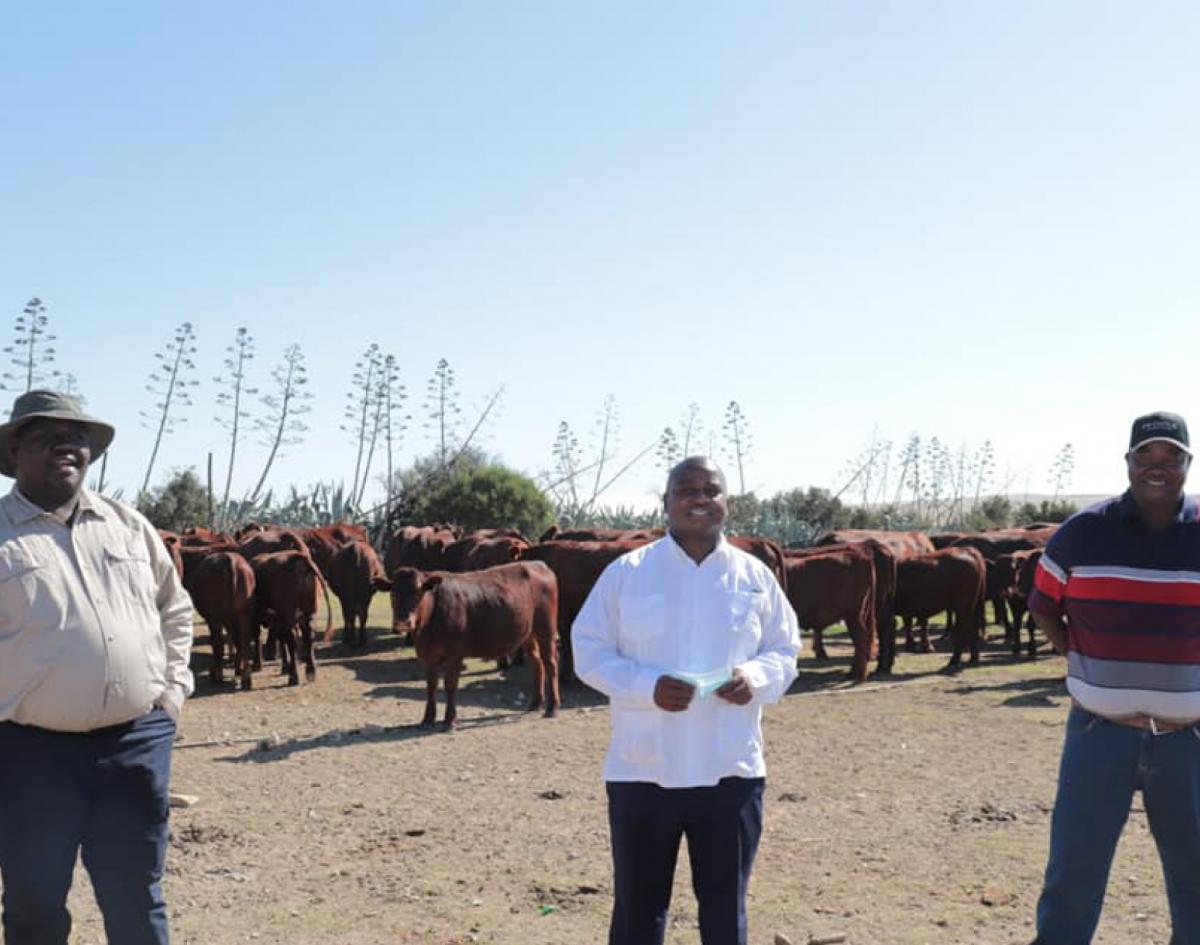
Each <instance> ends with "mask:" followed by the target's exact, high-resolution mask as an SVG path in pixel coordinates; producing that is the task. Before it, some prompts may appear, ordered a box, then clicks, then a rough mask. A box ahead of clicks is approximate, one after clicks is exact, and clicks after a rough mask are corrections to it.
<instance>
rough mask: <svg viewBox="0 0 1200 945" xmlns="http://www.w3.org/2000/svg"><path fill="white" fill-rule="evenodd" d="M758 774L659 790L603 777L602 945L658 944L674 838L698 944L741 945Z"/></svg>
mask: <svg viewBox="0 0 1200 945" xmlns="http://www.w3.org/2000/svg"><path fill="white" fill-rule="evenodd" d="M763 784H764V782H763V779H762V778H722V779H721V781H720V782H718V783H717V784H716V785H714V786H712V787H696V788H663V787H659V786H658V785H657V784H650V783H647V782H644V781H609V782H608V783H607V787H608V823H609V828H610V830H611V831H612V852H613V887H614V895H613V914H612V924H611V925H610V926H609V931H608V941H609V945H661V943H662V941H663V935H664V934H665V932H666V927H667V907H668V906H670V904H671V884H672V882H673V880H674V878H675V861H676V858H677V856H678V854H679V840H680V838H681V837H685V836H686V837H687V846H688V859H689V861H690V862H691V866H692V888H693V890H694V891H695V893H696V902H697V904H698V905H699V912H700V941H701V942H702V943H703V945H745V943H746V887H747V886H748V885H749V883H750V868H751V866H753V864H754V854H755V852H756V851H757V850H758V838H759V836H760V835H761V834H762V818H763Z"/></svg>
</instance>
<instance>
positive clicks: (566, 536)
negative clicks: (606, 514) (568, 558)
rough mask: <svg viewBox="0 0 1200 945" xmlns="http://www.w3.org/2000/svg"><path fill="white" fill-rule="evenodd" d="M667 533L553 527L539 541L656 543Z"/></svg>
mask: <svg viewBox="0 0 1200 945" xmlns="http://www.w3.org/2000/svg"><path fill="white" fill-rule="evenodd" d="M665 534H666V531H665V530H664V529H661V528H567V529H564V528H560V527H559V526H558V525H551V526H550V527H549V528H547V529H546V530H545V531H544V532H542V537H541V538H539V539H538V540H539V541H641V542H647V541H656V540H657V539H659V538H662V537H663V535H665Z"/></svg>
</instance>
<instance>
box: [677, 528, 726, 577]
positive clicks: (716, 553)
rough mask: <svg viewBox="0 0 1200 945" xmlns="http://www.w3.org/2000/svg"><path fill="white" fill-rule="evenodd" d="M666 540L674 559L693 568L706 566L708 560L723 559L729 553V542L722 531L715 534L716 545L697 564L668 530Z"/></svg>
mask: <svg viewBox="0 0 1200 945" xmlns="http://www.w3.org/2000/svg"><path fill="white" fill-rule="evenodd" d="M666 540H667V544H668V545H669V546H670V547H671V551H672V554H674V555H675V557H676V559H677V560H678V561H680V562H682V563H684V564H689V565H691V566H692V567H693V568H702V567H706V566H707V565H708V563H709V562H710V561H724V560H725V557H726V556H727V555H728V554H729V542H727V541H726V540H725V533H724V532H722V533H721V534H720V535H718V536H717V544H716V547H715V548H713V550H712V551H711V552H709V555H708V557H707V558H705V559H704V560H703V561H701V562H700V563H699V564H697V563H696V562H695V561H693V560H692V556H691V555H689V554H688V553H687V552H686V551H684V550H683V548H681V547H680V546H679V542H677V541H676V540H675V536H674V535H672V534H671V532H670V531H669V530H668V531H667V535H666Z"/></svg>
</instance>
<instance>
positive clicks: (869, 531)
mask: <svg viewBox="0 0 1200 945" xmlns="http://www.w3.org/2000/svg"><path fill="white" fill-rule="evenodd" d="M870 539H874V540H875V541H878V542H882V543H883V544H884V545H885V546H886V547H888V548H890V549H891V550H892V551H894V552H895V553H896V555H897V557H898V558H900V557H905V556H908V555H914V554H918V555H923V554H928V553H929V552H931V551H936V550H937V549H936V548H934V547H933V542H932V541H931V540H930V538H929V536H928V535H926V534H925V533H924V532H889V531H885V530H883V529H875V528H839V529H837V530H836V531H832V532H826V533H825V534H824V535H822V536H821V537H820V538H818V539H817V540H816V542H815V544H817V545H840V544H845V543H847V542H856V541H868V540H870Z"/></svg>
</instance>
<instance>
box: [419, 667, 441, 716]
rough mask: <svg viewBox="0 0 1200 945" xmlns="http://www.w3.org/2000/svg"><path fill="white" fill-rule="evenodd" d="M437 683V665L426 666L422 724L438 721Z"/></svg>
mask: <svg viewBox="0 0 1200 945" xmlns="http://www.w3.org/2000/svg"><path fill="white" fill-rule="evenodd" d="M437 684H438V671H437V667H435V666H427V667H426V668H425V715H424V716H422V717H421V724H422V725H432V724H433V723H434V722H436V721H437Z"/></svg>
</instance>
